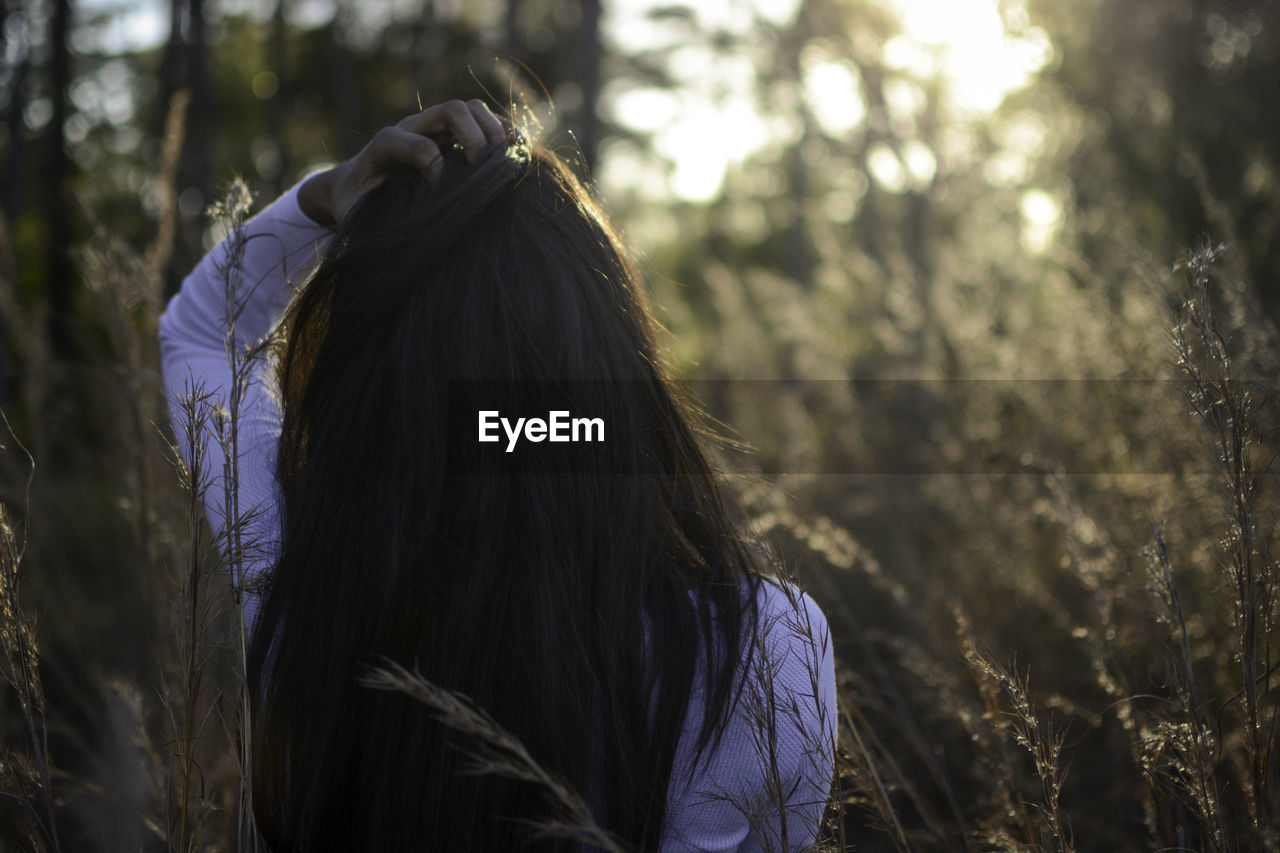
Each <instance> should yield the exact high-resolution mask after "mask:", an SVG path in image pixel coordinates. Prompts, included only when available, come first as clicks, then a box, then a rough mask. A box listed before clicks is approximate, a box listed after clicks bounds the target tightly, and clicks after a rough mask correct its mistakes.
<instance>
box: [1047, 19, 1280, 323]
mask: <svg viewBox="0 0 1280 853" xmlns="http://www.w3.org/2000/svg"><path fill="white" fill-rule="evenodd" d="M1028 8H1029V9H1030V11H1031V13H1032V17H1033V19H1034V20H1035V21H1036V22H1037V23H1040V24H1041V25H1043V26H1044V27H1045V28H1046V29H1047V30H1049V32H1050V33H1051V35H1052V37H1053V39H1054V42H1055V43H1056V44H1057V45H1058V46H1059V51H1060V55H1061V63H1060V64H1059V65H1058V66H1057V68H1056V69H1054V70H1052V71H1051V72H1050V73H1049V74H1047V75H1046V78H1047V80H1048V81H1051V82H1052V83H1053V84H1055V85H1056V86H1058V87H1060V89H1061V91H1062V93H1063V95H1064V96H1065V99H1066V101H1067V102H1068V103H1070V104H1072V105H1073V107H1074V108H1075V110H1076V113H1077V115H1079V117H1080V119H1079V121H1080V122H1081V125H1082V127H1083V132H1082V134H1081V138H1080V141H1079V143H1078V144H1077V145H1074V146H1071V147H1069V148H1067V149H1066V150H1065V151H1064V154H1065V155H1066V160H1065V162H1064V163H1063V166H1064V168H1065V170H1066V171H1067V173H1068V174H1069V175H1070V176H1071V182H1072V183H1071V185H1072V188H1073V203H1074V205H1075V207H1076V208H1077V209H1078V211H1079V217H1080V219H1081V220H1082V221H1083V222H1084V223H1087V224H1086V225H1085V227H1086V229H1087V232H1088V233H1085V234H1082V236H1081V239H1082V240H1083V241H1084V242H1083V248H1084V249H1085V251H1086V253H1087V254H1088V255H1095V254H1110V253H1112V252H1114V251H1116V249H1115V248H1114V247H1113V246H1108V245H1106V244H1107V243H1108V242H1109V240H1110V237H1111V236H1112V235H1113V229H1114V228H1115V227H1116V226H1117V225H1119V224H1120V223H1124V228H1123V231H1122V233H1124V234H1125V236H1126V237H1127V238H1128V239H1130V240H1132V241H1133V245H1139V246H1146V247H1150V248H1154V247H1158V251H1159V252H1160V254H1161V255H1162V256H1163V257H1164V258H1166V259H1167V258H1172V257H1175V256H1176V255H1178V254H1179V253H1180V252H1182V251H1184V250H1185V248H1186V247H1187V246H1190V245H1191V244H1192V242H1193V241H1194V240H1195V239H1196V238H1198V237H1199V236H1200V235H1201V234H1203V233H1208V234H1212V235H1213V237H1214V239H1218V240H1224V241H1227V242H1230V243H1232V244H1233V251H1232V256H1234V257H1235V258H1236V259H1238V269H1237V270H1236V272H1238V273H1239V274H1240V278H1241V279H1242V280H1243V281H1245V282H1247V283H1248V284H1249V285H1250V287H1251V289H1252V290H1253V292H1254V293H1255V294H1256V298H1257V299H1258V300H1259V301H1260V303H1261V304H1262V305H1264V306H1265V308H1266V310H1267V312H1268V313H1269V314H1270V316H1271V317H1272V319H1273V321H1274V320H1276V319H1278V318H1280V227H1277V226H1280V193H1278V192H1277V191H1276V187H1277V183H1276V182H1277V179H1278V178H1280V111H1278V110H1276V109H1272V108H1270V107H1266V106H1262V105H1264V104H1269V103H1271V102H1272V101H1274V97H1275V96H1274V91H1275V85H1276V80H1278V79H1280V5H1277V4H1276V3H1275V2H1273V1H1272V0H1225V1H1224V0H1176V2H1166V0H1088V2H1085V3H1080V4H1072V5H1071V6H1070V7H1067V6H1064V5H1063V4H1060V3H1052V2H1046V0H1030V2H1029V3H1028ZM1128 250H1129V247H1125V248H1124V249H1122V250H1121V251H1128Z"/></svg>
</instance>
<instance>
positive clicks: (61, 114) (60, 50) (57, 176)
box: [42, 0, 77, 356]
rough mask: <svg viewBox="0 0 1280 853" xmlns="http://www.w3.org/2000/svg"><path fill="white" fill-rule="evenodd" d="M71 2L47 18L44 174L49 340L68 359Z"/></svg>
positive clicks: (58, 1)
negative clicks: (48, 106)
mask: <svg viewBox="0 0 1280 853" xmlns="http://www.w3.org/2000/svg"><path fill="white" fill-rule="evenodd" d="M70 33H71V0H53V12H52V14H51V15H50V16H49V36H48V43H47V44H48V51H49V53H48V63H49V67H48V71H47V74H48V86H49V99H50V100H51V101H52V103H53V112H52V116H51V117H50V119H49V123H48V125H47V126H46V131H45V134H46V135H45V140H44V147H45V150H46V151H47V154H46V155H45V156H46V159H45V161H44V162H45V170H44V174H43V176H42V179H43V183H44V186H45V187H46V195H45V196H44V201H45V221H46V222H47V225H46V228H47V239H48V243H47V244H46V251H47V252H48V260H47V261H46V270H47V273H46V275H47V276H48V297H49V342H50V345H51V347H52V349H53V352H54V353H55V354H56V355H61V356H67V355H69V354H70V352H71V350H72V347H73V343H72V342H73V339H74V334H73V323H72V316H71V314H72V296H73V294H74V292H75V282H76V280H77V272H76V269H75V266H74V264H72V262H71V247H72V230H71V204H70V198H69V197H68V195H67V193H68V190H69V186H68V184H69V181H70V179H71V174H72V164H71V158H70V157H68V156H67V136H66V133H67V90H68V89H69V88H70V86H71V46H70V44H69V41H68V39H69V36H70Z"/></svg>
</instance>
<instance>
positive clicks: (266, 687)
mask: <svg viewBox="0 0 1280 853" xmlns="http://www.w3.org/2000/svg"><path fill="white" fill-rule="evenodd" d="M228 282H230V285H229V284H228ZM295 288H300V289H299V290H297V292H296V295H295ZM277 324H278V329H279V332H280V334H279V335H277V339H278V340H279V341H281V343H280V344H279V346H278V347H277V353H276V359H275V365H274V371H260V372H259V373H258V374H256V375H255V376H254V377H253V379H252V381H251V382H250V383H249V384H248V386H247V390H246V392H245V396H244V399H243V401H242V402H241V403H240V404H239V407H238V409H239V413H238V414H239V430H238V437H237V444H236V446H237V449H238V454H239V459H238V470H239V474H238V479H237V483H236V489H235V493H234V496H235V497H236V498H237V500H238V502H239V515H240V516H241V517H242V519H243V517H244V516H245V515H246V514H248V519H247V521H243V520H242V522H241V523H242V524H243V525H244V529H242V530H240V533H241V536H242V539H246V540H255V541H256V543H257V548H256V550H254V551H253V553H256V554H258V557H257V559H251V560H248V561H247V567H248V571H249V574H250V575H251V576H254V577H251V578H249V580H250V581H255V583H246V586H247V587H249V588H254V587H255V586H258V585H261V586H262V587H263V588H264V589H265V591H264V592H263V593H262V594H261V596H260V597H259V596H258V595H257V594H251V595H249V596H248V597H247V598H246V619H247V621H248V622H249V623H250V625H251V634H252V640H251V643H252V645H251V651H250V672H249V680H250V688H251V694H252V696H253V700H254V704H253V709H252V718H253V731H252V744H253V756H252V757H253V773H254V776H253V801H254V810H255V814H256V816H257V822H258V826H259V829H260V831H261V832H262V833H263V835H264V837H265V838H266V839H267V840H268V842H269V843H270V844H271V846H272V848H273V849H275V850H278V851H292V850H304V851H318V850H402V849H413V850H420V849H438V850H450V851H454V850H495V851H496V850H501V851H505V850H516V849H528V850H535V849H537V850H541V849H547V850H552V849H572V845H571V843H570V841H569V840H566V839H565V838H564V837H557V836H556V835H555V834H554V833H552V834H550V835H548V834H547V833H546V832H539V831H538V829H537V827H538V826H539V825H541V826H542V828H543V829H544V830H545V829H546V824H547V823H548V822H554V821H556V820H562V819H563V818H564V816H563V815H561V814H558V813H556V812H555V810H554V808H552V807H551V806H550V805H549V803H548V800H547V797H546V796H545V792H544V791H543V790H542V789H541V788H539V787H538V785H536V784H534V783H531V782H527V781H519V780H511V779H509V778H504V777H502V776H501V775H500V774H493V773H489V774H479V773H476V772H474V766H473V764H474V760H475V758H476V756H477V755H482V754H483V753H484V745H483V744H482V743H479V742H476V741H474V740H473V739H470V738H469V737H468V736H466V735H464V734H463V733H462V732H459V731H457V730H453V729H450V728H449V727H447V726H445V725H443V724H441V723H439V722H437V721H436V720H435V719H434V718H433V717H432V715H431V713H430V712H429V710H428V709H427V708H424V707H423V706H421V705H420V704H418V703H416V702H415V701H414V700H413V699H411V698H409V697H407V696H405V695H402V694H399V693H395V692H388V691H381V690H372V689H370V688H369V687H367V686H363V685H362V684H361V678H362V676H364V675H366V674H367V672H368V668H369V667H370V666H373V665H377V664H379V663H382V662H384V661H393V662H397V663H400V664H403V665H405V666H407V667H410V668H413V669H416V670H417V671H419V672H421V674H422V675H423V677H425V678H426V679H428V680H430V681H432V682H434V683H436V684H439V685H442V686H444V687H447V688H449V689H451V690H455V691H458V692H460V693H463V694H465V695H466V696H467V697H469V699H470V700H471V701H472V702H474V704H475V706H477V707H479V708H482V709H485V710H486V711H487V712H488V713H489V714H491V715H492V717H493V718H494V719H495V720H496V721H497V722H498V723H499V724H500V725H501V726H503V727H504V728H505V729H506V730H507V731H509V732H511V733H512V734H514V735H515V736H516V737H518V738H519V739H520V740H521V742H522V743H523V744H524V745H525V746H526V747H527V749H528V751H529V753H530V754H531V755H532V756H533V758H534V759H536V760H537V761H538V762H539V763H541V764H542V765H543V766H544V767H545V768H546V769H548V770H549V771H551V772H552V773H554V774H555V775H556V776H558V777H559V778H560V779H562V780H564V781H565V782H567V783H568V784H569V785H570V786H571V787H572V788H573V789H575V790H576V791H578V792H581V794H582V795H583V796H584V797H585V798H586V801H587V802H588V803H589V805H590V809H591V812H592V815H593V817H594V819H595V821H596V823H597V824H599V825H600V826H602V827H604V828H605V829H606V830H607V831H609V832H610V833H612V834H613V836H614V837H616V838H617V839H618V840H619V841H620V842H621V843H622V844H623V846H625V847H628V848H631V849H637V850H662V851H678V850H757V849H760V850H767V849H773V850H784V849H785V850H791V849H800V848H803V847H805V846H807V845H809V844H811V843H812V841H813V839H814V837H815V833H816V831H817V825H818V822H819V820H820V818H821V815H822V812H823V808H824V806H825V802H826V799H827V795H828V791H829V787H830V781H831V778H830V777H831V772H832V750H833V745H832V731H833V726H834V675H833V670H832V661H831V656H830V651H829V643H828V642H827V638H826V627H825V622H824V621H823V618H822V614H821V612H820V611H819V610H818V609H817V607H816V606H815V605H814V604H813V603H812V601H810V600H809V599H807V598H805V597H802V596H800V595H799V594H798V593H797V592H796V591H795V590H794V589H793V588H791V587H789V586H786V585H785V584H781V583H778V582H776V581H772V580H766V579H764V577H763V576H762V573H761V572H760V571H759V569H758V566H760V565H763V564H764V561H763V560H762V559H761V558H760V557H759V555H758V549H756V548H753V547H751V546H750V545H749V543H747V542H746V541H745V540H744V539H743V538H742V537H741V536H740V535H739V534H738V533H737V531H736V530H735V529H734V526H733V524H732V523H731V522H730V519H729V514H728V512H727V510H726V508H725V505H724V503H723V501H722V499H721V496H720V493H719V491H718V490H717V487H716V484H715V481H714V478H713V475H712V472H711V470H710V468H709V466H708V464H707V461H706V459H705V457H704V455H703V452H702V450H701V449H700V447H699V443H698V440H697V438H696V437H695V435H694V433H693V431H692V429H691V426H690V423H691V416H690V410H689V409H688V408H687V406H686V405H685V404H683V403H682V402H681V401H680V400H679V398H678V396H677V395H676V393H675V390H674V386H673V385H672V383H671V382H670V381H669V380H668V379H667V378H666V375H665V373H664V372H663V369H662V367H661V366H660V359H659V356H658V353H657V352H656V350H655V345H654V341H653V330H652V321H651V319H650V315H649V311H648V308H647V307H646V303H645V297H644V292H643V290H642V289H641V286H640V284H639V282H638V281H637V278H636V276H635V274H634V272H633V270H632V268H631V266H630V264H629V262H628V261H627V260H626V254H625V252H624V251H623V249H622V247H621V245H620V243H619V241H618V238H617V235H616V234H615V233H614V232H613V230H612V229H611V228H610V226H609V225H608V223H607V222H606V220H605V218H604V216H603V215H602V214H601V212H600V211H599V210H598V208H597V207H596V206H595V204H594V203H593V202H592V200H591V198H590V196H589V195H588V193H587V192H586V191H585V190H584V189H583V188H582V187H581V186H580V185H579V184H578V182H577V181H576V180H575V179H574V177H573V176H572V174H571V173H570V172H569V171H568V170H567V169H566V168H565V167H564V166H563V164H561V163H560V162H559V161H558V160H557V159H556V158H555V156H554V155H552V154H550V153H548V152H546V151H543V150H540V149H538V148H536V147H534V146H532V145H531V144H529V143H528V142H526V141H525V140H524V139H523V138H522V137H520V136H519V135H518V134H516V133H514V132H512V131H509V130H508V128H507V126H505V125H504V124H503V122H501V121H500V120H499V119H498V118H496V117H495V116H494V115H493V114H492V113H491V112H490V111H489V110H488V108H487V107H485V106H484V104H483V103H481V102H479V101H471V102H468V103H466V104H463V103H461V102H457V101H453V102H449V103H446V104H442V105H439V106H436V107H432V108H430V109H427V110H425V111H423V112H421V113H417V114H415V115H412V116H409V117H408V118H406V119H404V120H403V121H401V122H400V123H399V124H398V125H396V126H395V127H391V128H385V129H384V130H382V131H381V132H379V133H378V134H377V135H376V136H375V137H374V138H373V140H372V141H371V142H370V143H369V144H368V145H367V146H366V147H365V148H364V150H363V151H361V152H360V153H359V154H358V155H356V156H355V157H354V158H352V159H351V160H349V161H347V162H345V163H343V164H341V165H339V166H337V167H335V168H333V169H330V170H328V171H324V172H320V173H317V174H315V175H312V176H311V177H309V178H308V179H306V180H304V181H303V182H302V183H301V184H300V185H299V186H298V187H295V188H294V189H292V190H290V191H289V192H287V193H285V194H284V195H283V196H282V197H281V198H280V199H278V200H276V201H275V202H274V203H273V204H272V205H270V206H269V207H268V208H266V209H265V210H264V211H262V212H261V213H260V214H259V215H258V216H257V217H255V218H254V219H253V220H251V221H250V222H249V223H248V224H247V225H246V227H245V228H244V229H243V233H241V234H240V235H239V236H238V237H237V238H235V239H229V240H227V241H224V243H223V244H222V245H221V246H219V247H218V248H217V249H215V250H214V251H213V252H211V253H210V254H209V255H208V256H207V257H206V258H205V259H204V260H203V261H202V262H201V263H200V265H199V266H198V267H197V268H196V270H195V271H194V272H193V273H192V274H191V275H190V276H189V277H188V278H187V280H186V281H185V283H184V284H183V288H182V291H181V293H180V294H179V295H178V296H176V297H175V298H174V300H173V301H172V302H171V303H170V306H169V308H168V309H167V311H166V312H165V315H164V316H163V317H162V318H161V331H160V337H161V343H162V350H163V364H164V370H165V379H166V384H167V387H168V388H169V390H170V395H171V400H173V401H174V405H175V409H174V413H175V423H178V422H179V421H180V417H179V412H178V408H177V406H178V401H180V399H181V398H182V397H183V395H184V394H188V395H189V393H190V392H189V389H191V388H196V387H198V388H200V389H202V390H204V391H205V392H206V393H212V394H213V399H214V400H215V401H219V402H221V403H222V404H223V407H224V408H228V406H227V405H226V398H227V396H228V394H229V391H228V389H230V388H232V387H233V385H234V383H233V381H232V376H233V374H232V368H231V367H229V363H234V361H235V359H236V358H239V357H241V356H242V354H243V353H244V352H245V351H246V349H247V348H250V347H251V346H252V345H253V344H254V342H255V341H257V340H259V338H261V337H262V336H264V335H266V334H267V333H268V332H269V331H271V330H272V329H273V328H277ZM228 342H230V343H228ZM229 356H231V358H230V359H229ZM556 412H561V413H565V416H568V415H569V414H570V413H571V414H572V416H574V417H575V418H576V416H578V415H581V416H583V420H584V422H586V423H587V425H589V426H594V424H595V422H596V421H599V423H600V427H601V429H600V430H599V431H598V433H594V432H593V433H592V434H590V436H589V437H590V439H591V440H590V441H588V440H586V439H585V438H583V436H579V439H580V440H579V441H577V442H574V441H571V440H569V441H551V440H542V439H547V438H549V437H550V436H548V435H547V429H548V428H547V421H555V420H556V417H555V416H554V415H553V414H552V413H556ZM538 415H540V416H541V417H540V418H539V420H542V421H543V422H544V425H543V428H542V430H541V431H540V430H539V429H537V428H534V427H532V426H530V423H531V420H532V419H533V418H534V417H535V416H538ZM549 416H550V417H549ZM486 417H487V418H488V423H489V425H490V437H492V435H493V434H495V433H496V434H497V435H498V436H499V438H500V440H497V441H493V440H482V439H485V438H486V435H485V432H484V423H485V418H486ZM521 418H523V419H524V420H523V421H521V420H520V419H521ZM498 424H502V428H501V430H499V429H497V425H498ZM512 424H516V425H517V426H516V427H515V428H514V429H513V428H512ZM520 424H523V425H524V427H523V429H521V427H520ZM177 432H178V433H179V434H181V433H182V432H183V430H181V429H179V430H177ZM597 436H598V439H599V440H597ZM209 449H210V451H211V452H216V450H217V448H216V447H210V448H209ZM184 451H185V452H187V453H188V454H189V453H190V448H184ZM209 467H211V469H212V470H213V471H215V473H216V472H220V471H221V470H222V468H221V466H220V465H218V464H214V465H212V466H209ZM227 505H228V504H227V503H225V502H224V500H223V496H222V492H221V490H220V489H219V488H218V484H217V483H215V484H214V488H212V489H210V491H209V515H210V519H211V521H212V523H213V525H214V526H215V528H216V529H219V530H221V529H223V527H224V518H225V516H226V510H225V507H226V506H227ZM257 581H264V582H265V583H262V584H257V583H256V582H257Z"/></svg>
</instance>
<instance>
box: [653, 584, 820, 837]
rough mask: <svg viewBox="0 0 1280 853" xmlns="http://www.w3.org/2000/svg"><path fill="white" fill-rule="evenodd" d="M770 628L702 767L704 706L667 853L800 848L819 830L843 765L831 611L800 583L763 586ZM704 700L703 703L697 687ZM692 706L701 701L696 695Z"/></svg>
mask: <svg viewBox="0 0 1280 853" xmlns="http://www.w3.org/2000/svg"><path fill="white" fill-rule="evenodd" d="M760 617H761V619H760V627H759V629H758V632H757V636H756V641H755V643H754V645H753V648H752V649H751V652H750V654H751V657H750V663H749V665H748V666H747V668H746V673H747V675H746V681H745V682H744V685H743V690H742V694H741V697H740V698H739V700H738V703H737V705H736V706H735V708H734V711H733V713H732V715H731V717H730V720H729V724H728V726H727V727H726V729H725V732H724V736H723V739H722V740H721V741H720V744H719V747H718V748H717V749H716V750H715V751H714V752H713V753H711V754H710V755H709V756H706V757H705V758H704V759H703V760H702V761H700V762H698V764H697V765H696V766H694V764H693V762H692V744H693V741H694V739H696V734H697V727H696V725H695V722H694V721H697V723H700V721H701V715H700V714H691V715H690V723H689V724H687V725H686V727H685V730H684V733H683V736H682V739H681V744H680V748H679V749H678V750H677V756H676V762H675V764H676V767H675V770H676V772H675V773H674V774H673V776H672V782H671V793H670V795H669V796H668V818H667V828H666V832H665V833H664V840H663V844H662V851H663V853H686V851H687V852H688V853H693V851H738V853H756V852H757V851H760V853H765V851H769V853H793V851H799V850H807V849H809V848H810V847H811V846H812V845H813V843H814V841H815V840H816V838H817V835H818V831H819V829H820V826H821V823H822V817H823V814H824V812H825V811H826V806H827V802H828V800H829V798H830V795H831V786H832V778H833V772H834V765H835V725H836V690H835V665H834V659H833V656H832V651H831V638H830V635H829V632H828V629H827V622H826V618H825V617H824V616H823V613H822V611H821V609H819V607H818V605H817V604H816V603H815V602H814V601H813V599H811V598H809V596H807V595H804V594H803V593H801V592H800V591H799V590H797V589H795V588H794V587H790V586H783V585H781V584H775V583H773V582H765V583H763V584H762V587H761V606H760ZM694 698H695V701H698V702H701V701H702V697H701V695H700V692H699V691H697V690H695V697H694ZM690 706H691V708H692V707H693V702H691V705H690Z"/></svg>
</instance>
